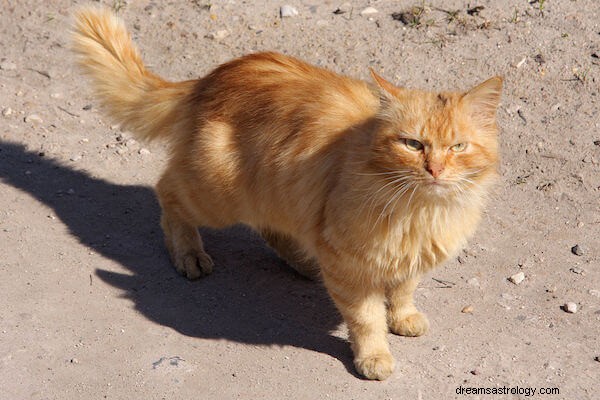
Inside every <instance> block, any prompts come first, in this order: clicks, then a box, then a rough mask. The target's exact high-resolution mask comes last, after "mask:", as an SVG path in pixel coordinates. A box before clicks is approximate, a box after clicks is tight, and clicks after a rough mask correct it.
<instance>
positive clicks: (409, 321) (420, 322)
mask: <svg viewBox="0 0 600 400" xmlns="http://www.w3.org/2000/svg"><path fill="white" fill-rule="evenodd" d="M419 280H420V278H419V277H413V278H408V279H406V280H405V281H403V282H401V283H399V284H396V285H390V286H388V288H387V300H388V324H389V327H390V330H391V331H392V332H394V333H395V334H397V335H402V336H421V335H423V334H424V333H425V332H427V330H428V329H429V321H428V320H427V317H426V316H425V314H423V313H421V312H419V311H418V310H417V308H416V307H415V305H414V303H413V293H414V291H415V289H416V288H417V285H418V284H419Z"/></svg>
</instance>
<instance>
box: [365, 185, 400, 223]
mask: <svg viewBox="0 0 600 400" xmlns="http://www.w3.org/2000/svg"><path fill="white" fill-rule="evenodd" d="M407 186H410V181H409V182H405V183H403V184H401V185H399V186H398V187H397V188H395V190H394V192H393V193H392V196H390V200H388V203H389V202H390V201H391V199H393V198H394V196H395V193H397V192H398V191H400V190H402V189H403V188H405V187H407ZM375 200H376V198H375V197H373V198H372V200H371V204H370V207H369V215H368V216H367V221H370V220H371V214H372V212H373V208H374V207H373V203H374V201H375ZM388 203H386V206H384V208H383V209H382V211H381V212H380V213H379V216H378V217H377V219H376V220H375V223H374V224H373V226H377V224H378V223H379V219H380V217H381V216H382V215H383V213H384V212H385V208H386V207H387V204H388Z"/></svg>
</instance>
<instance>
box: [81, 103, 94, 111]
mask: <svg viewBox="0 0 600 400" xmlns="http://www.w3.org/2000/svg"><path fill="white" fill-rule="evenodd" d="M81 109H82V110H84V111H89V110H91V109H92V105H91V104H86V105H85V106H83V107H82V108H81Z"/></svg>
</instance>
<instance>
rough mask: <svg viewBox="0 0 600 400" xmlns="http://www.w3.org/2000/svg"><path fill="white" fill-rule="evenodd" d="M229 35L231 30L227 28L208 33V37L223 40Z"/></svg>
mask: <svg viewBox="0 0 600 400" xmlns="http://www.w3.org/2000/svg"><path fill="white" fill-rule="evenodd" d="M227 36H229V31H228V30H226V29H221V30H219V31H216V32H211V33H209V34H208V35H206V37H207V38H209V39H214V40H222V39H225V38H226V37H227Z"/></svg>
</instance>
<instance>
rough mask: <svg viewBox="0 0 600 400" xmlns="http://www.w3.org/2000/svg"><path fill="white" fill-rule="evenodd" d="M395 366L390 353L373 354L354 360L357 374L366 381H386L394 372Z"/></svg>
mask: <svg viewBox="0 0 600 400" xmlns="http://www.w3.org/2000/svg"><path fill="white" fill-rule="evenodd" d="M395 364H396V362H395V361H394V357H392V355H391V354H390V353H381V354H374V355H370V356H368V357H362V358H357V359H355V360H354V366H355V367H356V370H357V371H358V373H359V374H361V375H362V376H364V377H365V378H367V379H376V380H378V381H383V380H385V379H387V378H388V377H389V376H390V375H391V374H392V372H394V366H395Z"/></svg>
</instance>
